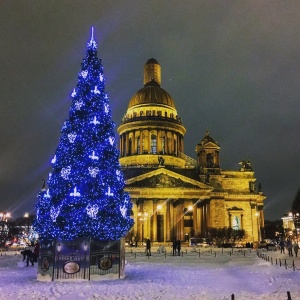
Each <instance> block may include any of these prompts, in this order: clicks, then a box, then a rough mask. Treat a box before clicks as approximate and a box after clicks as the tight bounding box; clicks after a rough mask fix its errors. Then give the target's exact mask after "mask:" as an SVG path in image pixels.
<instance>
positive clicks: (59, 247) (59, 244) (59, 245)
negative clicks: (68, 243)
mask: <svg viewBox="0 0 300 300" xmlns="http://www.w3.org/2000/svg"><path fill="white" fill-rule="evenodd" d="M61 247H62V246H61V243H58V244H57V246H56V248H57V279H58V275H59V253H60V251H61Z"/></svg>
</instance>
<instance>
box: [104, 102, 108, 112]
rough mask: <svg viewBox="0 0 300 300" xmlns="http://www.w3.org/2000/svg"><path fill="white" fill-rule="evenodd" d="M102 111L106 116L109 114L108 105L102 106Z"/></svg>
mask: <svg viewBox="0 0 300 300" xmlns="http://www.w3.org/2000/svg"><path fill="white" fill-rule="evenodd" d="M104 111H105V113H106V114H108V113H109V105H108V104H104Z"/></svg>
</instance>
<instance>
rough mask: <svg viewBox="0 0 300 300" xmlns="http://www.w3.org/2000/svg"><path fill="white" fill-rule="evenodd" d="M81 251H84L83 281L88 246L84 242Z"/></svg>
mask: <svg viewBox="0 0 300 300" xmlns="http://www.w3.org/2000/svg"><path fill="white" fill-rule="evenodd" d="M82 248H83V251H84V271H83V279H85V269H86V253H87V250H88V245H87V243H86V242H84V244H83V247H82Z"/></svg>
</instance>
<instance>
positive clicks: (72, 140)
mask: <svg viewBox="0 0 300 300" xmlns="http://www.w3.org/2000/svg"><path fill="white" fill-rule="evenodd" d="M76 137H77V134H76V133H75V132H71V133H69V134H68V139H69V142H70V143H72V144H73V143H74V142H75V139H76Z"/></svg>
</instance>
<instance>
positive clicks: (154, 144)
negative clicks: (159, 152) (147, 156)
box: [150, 134, 157, 154]
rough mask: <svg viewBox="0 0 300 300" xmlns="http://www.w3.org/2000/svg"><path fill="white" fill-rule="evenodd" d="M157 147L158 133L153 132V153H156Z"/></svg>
mask: <svg viewBox="0 0 300 300" xmlns="http://www.w3.org/2000/svg"><path fill="white" fill-rule="evenodd" d="M156 149H157V140H156V135H155V134H151V152H150V153H152V154H155V153H156Z"/></svg>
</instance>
